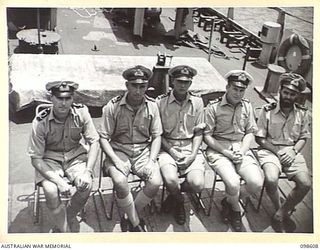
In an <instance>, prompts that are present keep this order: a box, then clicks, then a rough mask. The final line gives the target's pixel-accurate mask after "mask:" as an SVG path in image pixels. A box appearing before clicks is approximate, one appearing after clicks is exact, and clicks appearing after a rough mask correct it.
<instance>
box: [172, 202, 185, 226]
mask: <svg viewBox="0 0 320 250" xmlns="http://www.w3.org/2000/svg"><path fill="white" fill-rule="evenodd" d="M174 218H175V220H176V222H177V223H178V224H179V225H183V224H184V223H185V222H186V211H185V209H184V202H179V203H177V204H176V207H175V209H174Z"/></svg>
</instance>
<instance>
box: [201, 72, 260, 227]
mask: <svg viewBox="0 0 320 250" xmlns="http://www.w3.org/2000/svg"><path fill="white" fill-rule="evenodd" d="M225 78H226V79H227V81H228V84H227V87H226V94H225V95H224V96H223V97H221V98H219V99H217V100H214V101H211V102H210V103H209V104H208V106H207V108H206V111H205V119H206V123H207V126H206V129H205V131H204V141H205V142H206V144H207V145H208V148H207V150H206V154H207V159H208V163H209V165H210V166H211V167H212V169H213V170H214V171H215V172H216V173H217V174H219V176H220V177H221V178H222V180H223V182H224V184H225V186H226V195H227V197H226V198H224V199H223V200H222V202H221V205H222V215H223V216H224V218H225V219H227V220H229V221H230V222H231V225H232V227H233V228H234V230H235V231H241V230H242V229H241V228H242V226H241V215H240V206H239V202H238V201H239V195H240V176H241V177H242V178H243V179H244V180H245V183H246V184H245V187H246V189H247V190H248V192H249V193H250V194H252V195H254V194H256V193H257V192H258V191H260V189H261V187H262V184H263V178H262V175H261V173H260V169H259V167H258V164H257V162H256V160H255V157H254V155H253V154H252V152H251V150H250V148H249V147H250V144H251V143H252V142H253V141H254V133H255V132H256V130H257V125H256V122H255V119H254V113H253V109H252V106H251V103H250V102H249V101H248V100H246V99H243V96H244V94H245V91H246V89H247V87H248V85H249V84H250V83H251V82H252V81H253V78H252V77H251V76H250V75H249V74H248V73H247V72H246V71H243V70H232V71H230V72H229V73H227V74H226V75H225Z"/></svg>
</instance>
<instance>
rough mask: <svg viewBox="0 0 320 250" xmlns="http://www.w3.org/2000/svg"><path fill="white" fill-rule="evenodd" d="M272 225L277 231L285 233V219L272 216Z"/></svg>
mask: <svg viewBox="0 0 320 250" xmlns="http://www.w3.org/2000/svg"><path fill="white" fill-rule="evenodd" d="M271 226H272V228H273V230H274V231H275V232H276V233H285V230H284V226H283V220H281V219H279V218H276V216H273V217H272V219H271Z"/></svg>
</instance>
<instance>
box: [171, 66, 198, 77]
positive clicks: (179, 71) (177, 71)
mask: <svg viewBox="0 0 320 250" xmlns="http://www.w3.org/2000/svg"><path fill="white" fill-rule="evenodd" d="M169 75H170V76H171V77H172V78H174V79H177V80H180V81H191V80H192V78H193V77H194V76H195V75H197V71H196V70H195V69H194V68H192V67H190V66H188V65H179V66H175V67H173V68H171V69H170V70H169Z"/></svg>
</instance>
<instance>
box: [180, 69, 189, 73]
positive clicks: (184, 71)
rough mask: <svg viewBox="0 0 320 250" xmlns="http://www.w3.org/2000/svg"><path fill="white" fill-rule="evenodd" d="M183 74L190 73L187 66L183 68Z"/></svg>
mask: <svg viewBox="0 0 320 250" xmlns="http://www.w3.org/2000/svg"><path fill="white" fill-rule="evenodd" d="M181 74H186V75H188V74H189V70H188V69H187V68H183V69H182V70H181Z"/></svg>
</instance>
